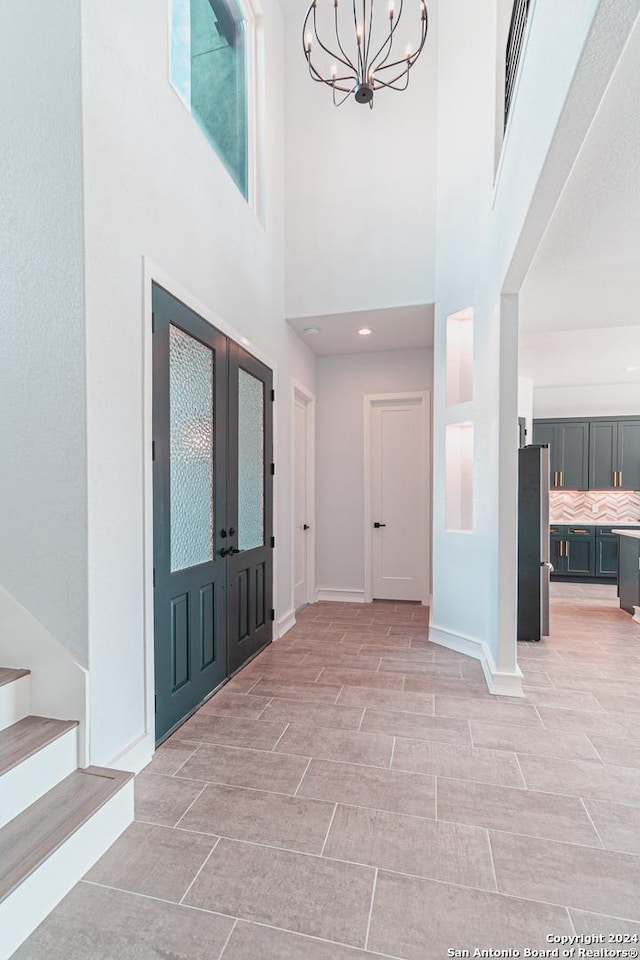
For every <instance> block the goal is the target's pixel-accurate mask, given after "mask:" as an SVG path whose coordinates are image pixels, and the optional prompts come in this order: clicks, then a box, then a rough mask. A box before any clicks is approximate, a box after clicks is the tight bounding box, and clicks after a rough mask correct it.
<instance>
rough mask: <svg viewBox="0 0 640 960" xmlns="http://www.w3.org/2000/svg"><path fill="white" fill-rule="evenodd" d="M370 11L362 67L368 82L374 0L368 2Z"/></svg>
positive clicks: (363, 2)
mask: <svg viewBox="0 0 640 960" xmlns="http://www.w3.org/2000/svg"><path fill="white" fill-rule="evenodd" d="M364 5H365V0H362V9H363V10H364ZM370 7H371V9H370V13H369V32H368V36H367V45H366V48H365V57H364V69H365V76H366V80H367V83H368V82H369V75H370V71H369V50H370V49H371V32H372V30H373V11H374V7H375V0H371V4H370Z"/></svg>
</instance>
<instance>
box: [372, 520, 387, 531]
mask: <svg viewBox="0 0 640 960" xmlns="http://www.w3.org/2000/svg"><path fill="white" fill-rule="evenodd" d="M373 525H374V527H375V528H376V530H379V529H380V527H386V523H378V521H377V520H376V521H375V523H374V524H373Z"/></svg>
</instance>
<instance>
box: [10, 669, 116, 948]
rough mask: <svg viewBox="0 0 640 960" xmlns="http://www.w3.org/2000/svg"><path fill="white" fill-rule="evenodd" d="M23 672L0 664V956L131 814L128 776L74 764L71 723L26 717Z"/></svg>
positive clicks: (73, 725) (73, 722) (27, 679)
mask: <svg viewBox="0 0 640 960" xmlns="http://www.w3.org/2000/svg"><path fill="white" fill-rule="evenodd" d="M29 684H30V672H29V671H28V670H9V669H4V668H0V931H2V932H1V934H0V960H9V957H11V955H12V954H13V953H14V951H15V950H17V948H18V947H19V946H20V944H21V943H22V942H23V941H24V940H25V939H26V938H27V937H28V936H29V934H30V933H31V932H32V931H33V930H35V928H36V927H37V926H38V924H39V923H41V922H42V920H44V918H45V917H46V916H47V914H48V913H50V912H51V910H53V908H54V907H55V906H56V904H57V903H59V902H60V900H61V899H62V898H63V897H64V896H65V894H66V893H68V891H69V890H70V889H71V887H72V886H73V885H74V884H75V883H77V881H78V880H79V879H80V878H81V877H82V876H83V875H84V874H85V873H86V872H87V870H88V869H89V868H90V867H91V866H93V864H94V863H95V862H96V861H97V860H98V859H99V858H100V857H101V856H102V854H103V853H104V852H105V851H106V850H107V849H108V848H109V847H110V846H111V844H112V843H113V842H114V841H115V840H116V839H117V838H118V837H119V836H120V834H121V833H122V831H123V830H124V829H125V828H126V827H127V826H128V824H129V823H130V822H131V821H132V819H133V774H131V773H123V772H122V771H119V770H110V769H103V768H101V767H86V768H85V769H79V768H78V722H77V721H76V720H55V719H51V718H49V717H34V716H30V713H29V706H30V697H29Z"/></svg>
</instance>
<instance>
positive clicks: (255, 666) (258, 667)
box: [243, 657, 322, 683]
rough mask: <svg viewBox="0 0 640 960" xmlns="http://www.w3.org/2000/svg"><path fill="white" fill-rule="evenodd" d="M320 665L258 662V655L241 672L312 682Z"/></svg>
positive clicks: (277, 678)
mask: <svg viewBox="0 0 640 960" xmlns="http://www.w3.org/2000/svg"><path fill="white" fill-rule="evenodd" d="M321 669H322V668H321V667H305V666H304V665H299V666H291V667H289V666H287V664H286V663H284V662H281V661H278V662H269V661H267V662H263V663H261V662H260V658H259V657H258V658H257V659H256V660H252V661H251V663H250V664H249V666H248V667H245V670H244V671H243V672H246V673H247V674H249V675H250V676H252V677H256V679H257V678H258V677H270V678H272V679H274V680H304V681H307V682H311V683H313V682H314V681H315V680H317V679H318V674H319V673H320V670H321Z"/></svg>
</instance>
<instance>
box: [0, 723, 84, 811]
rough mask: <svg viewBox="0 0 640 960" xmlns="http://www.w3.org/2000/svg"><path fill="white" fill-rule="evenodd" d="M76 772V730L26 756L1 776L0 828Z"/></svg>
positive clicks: (73, 729)
mask: <svg viewBox="0 0 640 960" xmlns="http://www.w3.org/2000/svg"><path fill="white" fill-rule="evenodd" d="M77 769H78V728H77V727H71V729H69V730H67V732H66V733H64V734H63V735H62V736H61V737H58V738H57V740H53V741H52V742H51V743H48V744H47V745H46V746H45V747H42V749H40V750H38V751H37V753H34V754H33V756H31V757H27V758H26V760H23V761H22V762H21V763H19V764H18V765H17V766H15V767H12V769H11V770H7V772H6V773H5V774H3V776H2V777H0V827H3V826H4V825H5V823H9V821H10V820H13V818H14V817H17V816H18V814H19V813H22V811H23V810H26V809H27V807H30V806H31V804H32V803H35V802H36V800H39V799H40V797H42V796H44V794H45V793H47V792H48V791H49V790H51V789H52V788H53V787H55V786H56V785H57V784H58V783H60V781H61V780H64V778H65V777H68V776H69V774H70V773H73V771H74V770H77Z"/></svg>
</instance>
